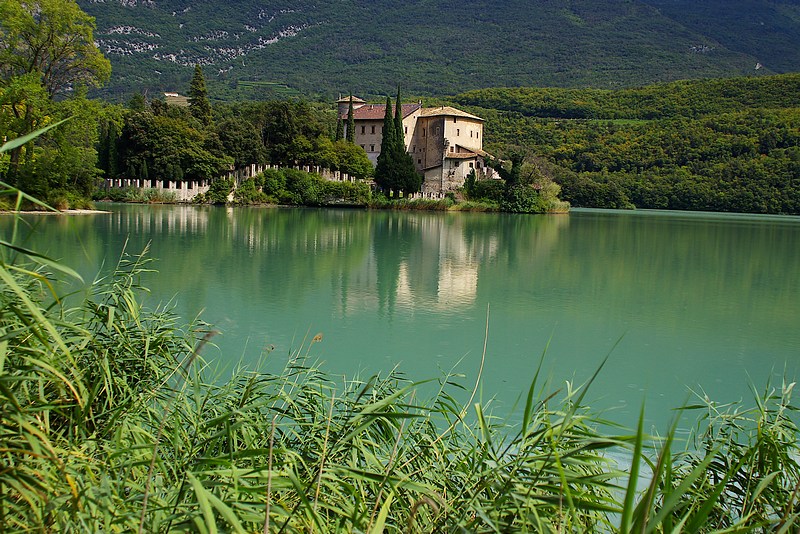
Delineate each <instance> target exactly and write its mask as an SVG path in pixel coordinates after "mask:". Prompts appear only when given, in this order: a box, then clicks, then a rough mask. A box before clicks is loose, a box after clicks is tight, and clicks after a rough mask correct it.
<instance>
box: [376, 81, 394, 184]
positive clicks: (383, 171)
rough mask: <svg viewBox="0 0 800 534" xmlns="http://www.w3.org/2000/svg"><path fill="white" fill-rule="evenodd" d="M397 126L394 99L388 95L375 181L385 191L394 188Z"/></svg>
mask: <svg viewBox="0 0 800 534" xmlns="http://www.w3.org/2000/svg"><path fill="white" fill-rule="evenodd" d="M395 133H396V130H395V127H394V120H393V119H392V99H391V98H389V97H388V96H387V97H386V110H385V111H384V114H383V132H382V137H381V153H380V154H379V155H378V164H377V166H376V167H375V183H376V184H377V185H378V187H379V188H381V189H382V190H384V191H388V190H390V189H394V188H395V187H394V186H395V183H394V182H395V177H394V172H393V171H394V165H393V164H392V160H393V157H392V154H393V153H394V147H395Z"/></svg>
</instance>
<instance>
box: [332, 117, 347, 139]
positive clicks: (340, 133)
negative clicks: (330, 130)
mask: <svg viewBox="0 0 800 534" xmlns="http://www.w3.org/2000/svg"><path fill="white" fill-rule="evenodd" d="M342 139H344V121H343V120H342V118H341V117H338V118H337V119H336V136H335V137H334V138H333V140H334V141H341V140H342Z"/></svg>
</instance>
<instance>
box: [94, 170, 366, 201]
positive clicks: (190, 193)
mask: <svg viewBox="0 0 800 534" xmlns="http://www.w3.org/2000/svg"><path fill="white" fill-rule="evenodd" d="M281 168H284V167H281V166H280V165H256V164H255V163H253V164H251V165H247V166H245V167H242V168H240V169H235V170H231V171H228V172H227V173H225V174H223V175H222V176H220V178H227V179H229V180H231V181H233V184H234V188H236V187H239V185H240V184H241V183H242V182H243V181H245V180H247V179H248V178H252V177H254V176H256V175H258V174H261V173H262V172H264V171H265V170H266V169H281ZM291 168H293V169H296V170H301V171H305V172H310V173H315V174H318V175H320V176H321V177H322V178H324V179H326V180H330V181H332V182H356V181H358V179H357V178H356V177H354V176H350V175H349V174H347V173H345V172H341V171H334V170H331V169H325V168H322V167H318V166H308V165H306V166H302V167H301V166H298V167H291ZM210 185H211V182H210V181H209V180H202V181H197V180H177V181H176V180H155V179H152V180H150V179H148V180H141V179H129V178H113V179H111V178H106V179H105V180H104V185H103V187H104V188H105V189H106V190H108V189H123V188H136V189H158V190H162V191H169V192H172V193H174V194H175V196H176V199H177V200H178V202H191V201H192V200H194V198H195V197H196V196H197V195H199V194H201V193H206V192H207V191H208V190H209V187H210Z"/></svg>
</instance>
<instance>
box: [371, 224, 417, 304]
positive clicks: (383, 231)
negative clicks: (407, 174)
mask: <svg viewBox="0 0 800 534" xmlns="http://www.w3.org/2000/svg"><path fill="white" fill-rule="evenodd" d="M416 221H417V219H416V218H415V217H414V215H413V214H408V213H398V212H392V211H390V212H381V213H376V214H375V217H374V224H373V226H372V228H373V237H372V250H373V253H374V255H375V268H376V277H377V282H376V289H377V295H378V312H379V313H380V314H381V315H386V314H388V315H389V316H392V315H393V314H394V310H395V305H396V301H397V293H398V288H399V284H400V274H401V269H406V270H407V269H408V268H409V257H410V255H411V253H412V251H414V250H415V249H417V248H418V247H419V246H420V241H421V234H420V228H419V225H418V224H416ZM408 275H409V278H410V280H409V281H410V283H412V284H413V283H415V282H416V281H417V280H414V279H413V277H411V274H410V273H408Z"/></svg>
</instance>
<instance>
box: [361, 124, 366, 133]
mask: <svg viewBox="0 0 800 534" xmlns="http://www.w3.org/2000/svg"><path fill="white" fill-rule="evenodd" d="M366 131H367V127H366V126H362V127H361V133H362V134H363V133H365V132H366Z"/></svg>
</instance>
